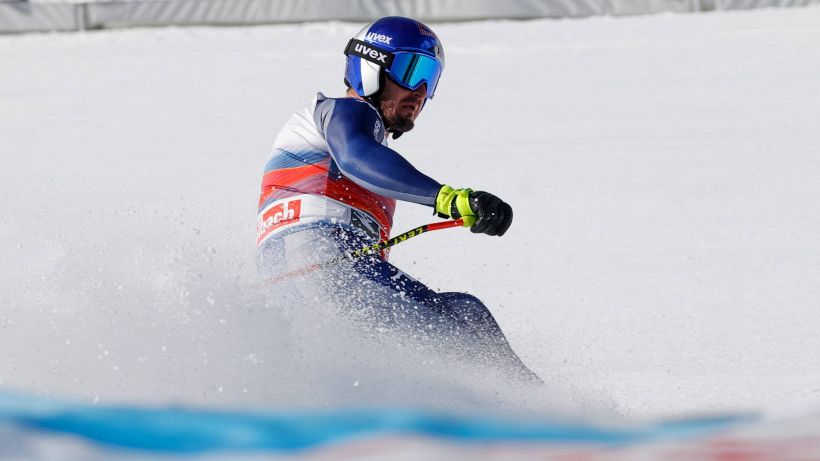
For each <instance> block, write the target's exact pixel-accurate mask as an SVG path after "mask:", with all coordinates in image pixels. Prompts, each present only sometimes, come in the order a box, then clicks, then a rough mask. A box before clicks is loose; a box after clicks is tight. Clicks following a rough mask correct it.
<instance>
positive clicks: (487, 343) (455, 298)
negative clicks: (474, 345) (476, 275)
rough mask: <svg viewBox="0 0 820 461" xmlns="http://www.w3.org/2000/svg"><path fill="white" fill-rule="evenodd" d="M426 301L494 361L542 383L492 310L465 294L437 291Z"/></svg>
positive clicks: (528, 378) (524, 376) (526, 377)
mask: <svg viewBox="0 0 820 461" xmlns="http://www.w3.org/2000/svg"><path fill="white" fill-rule="evenodd" d="M428 303H429V304H430V306H431V307H432V308H433V309H435V310H436V311H438V312H440V313H441V315H444V316H447V317H449V318H450V319H452V321H453V322H454V323H456V324H458V325H460V327H461V328H462V329H463V331H464V333H466V335H467V336H469V337H470V338H471V339H472V340H474V341H476V342H478V343H479V344H481V345H482V346H483V347H485V349H486V351H487V355H488V356H489V358H490V359H491V360H492V361H493V362H497V363H503V364H505V365H507V366H509V367H510V368H512V369H514V370H516V371H518V372H520V373H521V375H522V377H523V378H525V379H527V380H532V381H537V382H541V379H540V378H539V377H538V375H536V374H535V373H534V372H533V371H532V370H530V369H529V368H528V367H527V366H526V365H524V362H522V361H521V359H520V358H519V357H518V355H517V354H516V353H515V351H513V349H512V347H510V343H509V342H508V341H507V338H506V337H505V336H504V333H503V332H502V331H501V327H499V326H498V323H497V322H496V321H495V318H494V317H493V315H492V313H490V310H489V309H487V307H486V306H485V305H484V303H482V302H481V301H480V300H479V299H478V298H476V297H475V296H473V295H470V294H467V293H458V292H447V293H436V294H435V296H433V297H432V298H431V299H429V300H428Z"/></svg>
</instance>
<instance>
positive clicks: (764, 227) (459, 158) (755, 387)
mask: <svg viewBox="0 0 820 461" xmlns="http://www.w3.org/2000/svg"><path fill="white" fill-rule="evenodd" d="M360 27H361V25H360V24H343V23H323V24H309V25H285V26H265V27H252V28H234V29H220V28H190V29H173V28H171V29H133V30H125V31H103V32H91V33H77V34H42V35H27V36H6V37H0V141H2V157H1V158H2V160H0V162H2V163H0V332H1V333H0V350H2V351H3V353H2V354H0V385H2V387H3V389H6V390H15V391H23V392H28V393H45V394H52V395H57V396H61V397H68V398H72V399H78V400H80V401H87V402H102V403H111V402H127V403H137V404H168V403H182V404H193V405H198V406H206V407H224V406H229V407H240V408H242V407H247V408H294V407H295V408H317V407H336V406H351V405H398V406H423V407H433V408H444V409H454V408H458V409H475V408H501V409H507V408H513V409H527V410H530V411H535V412H538V413H541V414H549V413H553V412H554V413H568V414H571V415H584V416H590V415H591V416H595V417H604V418H613V417H615V418H627V419H634V418H655V417H672V416H676V415H683V414H692V413H716V412H735V411H774V410H776V411H778V412H781V413H782V412H788V411H803V410H804V409H806V408H807V407H817V406H818V405H819V404H820V384H818V383H820V336H819V335H818V331H820V284H819V283H818V280H820V242H818V239H817V235H820V211H818V210H820V181H818V180H817V178H818V173H820V157H818V155H817V153H818V151H820V132H818V124H817V118H816V116H817V115H818V108H820V79H818V77H817V76H818V75H820V59H817V56H820V8H817V7H813V8H805V9H788V10H758V11H750V12H725V13H713V14H697V15H658V16H645V17H623V18H617V19H614V18H590V19H584V20H537V21H525V22H520V21H488V22H477V23H460V24H443V25H436V27H434V29H435V30H436V32H437V33H438V34H439V36H440V37H441V38H442V40H443V42H444V45H445V50H446V53H447V69H446V72H445V74H444V77H443V80H442V82H441V85H440V86H439V91H438V92H437V96H436V99H435V100H434V101H432V102H430V103H429V104H428V105H427V107H426V108H425V112H424V114H423V115H422V116H421V118H420V119H419V121H418V124H417V128H416V129H415V130H414V131H413V132H412V133H409V134H408V135H407V136H405V137H403V138H402V139H400V140H399V141H397V142H395V143H394V144H393V147H394V148H396V149H397V150H398V151H400V152H402V153H404V154H405V155H406V157H407V158H408V159H410V160H411V161H412V162H413V163H414V164H415V165H416V166H417V167H418V168H419V169H421V170H422V171H424V172H426V173H427V174H429V175H431V176H432V177H434V178H436V179H438V180H440V181H442V182H447V183H449V184H452V185H454V186H469V187H473V188H475V189H483V190H488V191H491V192H493V193H496V194H498V195H499V196H501V197H502V198H504V199H505V200H507V201H509V202H510V203H511V204H512V205H513V207H514V209H515V212H516V215H515V222H514V224H513V226H512V228H511V230H510V232H509V233H508V234H507V236H505V237H504V238H491V237H486V236H476V235H473V234H471V233H470V232H467V231H465V230H457V229H456V230H446V231H440V232H436V233H432V234H429V235H425V236H422V237H419V238H418V239H414V240H412V241H410V242H407V243H404V244H402V245H400V246H398V247H396V248H395V249H394V251H393V252H392V254H391V260H392V261H393V262H394V263H395V264H397V265H398V266H399V267H402V268H403V269H405V270H406V271H407V272H409V273H410V274H411V275H413V276H415V277H417V278H419V279H421V280H423V281H425V282H427V283H428V284H430V285H431V286H432V287H435V288H437V289H441V290H447V291H453V290H463V291H468V292H470V293H472V294H475V295H477V296H478V297H479V298H481V299H482V300H484V301H485V303H486V304H487V305H488V306H489V307H490V309H491V310H492V311H493V313H494V314H495V315H496V318H497V319H498V321H499V323H500V324H501V326H502V328H503V329H504V331H505V332H506V334H507V336H508V338H509V339H510V341H511V343H512V345H513V347H514V348H515V349H516V350H517V351H519V353H520V355H521V356H522V358H523V359H524V361H525V362H526V363H527V364H529V365H530V366H531V368H532V369H533V370H535V371H536V372H538V373H539V374H540V375H541V376H543V377H544V379H545V380H546V381H547V386H546V388H545V389H544V390H541V391H538V390H532V389H527V388H520V387H517V386H515V385H514V384H513V383H510V382H508V381H507V380H505V378H503V377H500V376H497V375H494V374H493V373H490V372H487V371H480V372H479V371H475V370H471V369H469V368H467V367H458V366H457V364H452V363H443V362H442V361H441V360H438V359H437V358H436V357H433V356H429V355H424V354H423V353H417V352H414V351H407V350H404V349H403V348H401V347H400V346H398V345H393V344H389V343H387V344H384V343H382V344H378V347H376V346H374V344H372V343H370V342H368V341H369V340H367V339H362V338H357V337H356V334H355V328H353V327H351V326H349V325H345V324H344V323H343V322H341V323H340V321H339V319H336V318H333V316H332V315H330V314H328V312H327V309H326V307H327V306H323V305H322V303H321V302H314V303H307V304H294V303H293V302H291V301H292V298H291V297H290V295H289V294H288V293H282V292H278V291H277V290H276V289H275V288H271V287H267V286H260V284H259V283H258V280H257V279H256V275H255V266H254V262H253V254H254V249H255V248H254V237H255V236H254V232H255V222H256V201H257V194H258V187H259V183H260V179H261V171H262V167H263V165H264V163H265V160H266V157H267V155H268V150H269V146H270V144H271V143H272V141H273V138H274V136H275V135H276V133H277V131H278V130H279V128H280V127H281V125H282V124H283V123H284V121H285V120H286V119H287V117H289V115H290V114H291V113H292V112H294V111H297V110H300V109H301V108H302V107H304V106H305V105H306V104H307V103H308V102H309V101H310V99H311V98H312V97H313V95H314V94H315V92H316V91H319V90H321V91H325V92H326V93H328V94H331V95H341V94H342V91H343V88H342V71H343V56H342V51H341V50H342V49H343V47H344V43H345V42H346V40H347V39H348V38H349V37H350V36H352V34H354V33H355V32H356V31H357V30H358V29H359V28H360ZM432 219H433V218H432V217H431V216H430V213H429V209H426V208H424V207H419V206H416V205H409V204H408V205H400V207H399V210H398V213H397V216H396V223H395V229H396V231H401V230H405V229H409V228H411V227H415V226H416V225H418V224H421V223H425V222H429V221H431V220H432Z"/></svg>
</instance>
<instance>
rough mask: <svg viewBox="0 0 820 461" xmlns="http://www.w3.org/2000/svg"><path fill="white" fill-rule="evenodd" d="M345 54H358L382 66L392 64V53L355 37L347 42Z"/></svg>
mask: <svg viewBox="0 0 820 461" xmlns="http://www.w3.org/2000/svg"><path fill="white" fill-rule="evenodd" d="M345 54H347V55H353V56H358V57H360V58H362V59H364V60H367V61H370V62H372V63H374V64H378V65H380V66H382V67H390V65H391V64H393V53H391V52H389V51H387V50H384V49H382V48H379V47H377V46H375V45H372V44H370V43H365V42H363V41H361V40H356V39H355V38H354V39H352V40H350V42H348V44H347V49H346V50H345Z"/></svg>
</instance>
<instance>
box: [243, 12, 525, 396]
mask: <svg viewBox="0 0 820 461" xmlns="http://www.w3.org/2000/svg"><path fill="white" fill-rule="evenodd" d="M345 55H346V56H347V67H346V71H345V79H344V81H345V84H346V85H347V95H346V97H342V98H328V97H326V96H324V95H323V94H322V93H319V94H318V95H317V97H316V98H315V99H314V100H313V101H312V102H311V104H310V105H309V106H308V107H307V109H305V110H304V111H302V112H300V113H296V114H294V115H293V116H292V117H291V118H290V120H289V121H288V122H287V123H286V124H285V126H284V128H283V129H282V130H281V132H280V133H279V135H278V136H277V138H276V140H275V142H274V145H273V152H272V154H271V156H270V158H269V160H268V163H267V165H266V167H265V173H264V177H263V180H262V191H261V196H260V198H259V215H258V225H257V232H258V236H257V237H258V238H257V244H258V252H257V255H258V263H259V266H260V269H261V271H262V273H263V274H266V275H268V276H273V275H276V274H281V273H285V272H287V271H292V270H295V269H299V268H302V267H305V266H306V265H308V264H310V263H316V262H321V261H323V260H324V261H326V260H328V259H332V258H333V257H338V256H339V255H342V254H344V252H346V251H349V250H355V249H358V248H361V247H363V246H365V245H369V244H373V243H376V242H378V241H379V240H384V239H386V238H388V237H389V235H390V230H391V225H392V221H393V212H394V210H395V206H396V200H403V201H407V202H413V203H418V204H420V205H425V206H429V207H431V208H433V210H434V213H435V214H437V215H438V216H439V217H442V218H452V219H459V218H463V220H464V226H467V227H469V228H470V230H471V231H472V232H474V233H484V234H488V235H492V236H502V235H504V233H505V232H507V229H508V228H509V227H510V224H511V223H512V218H513V212H512V208H511V207H510V206H509V205H508V204H507V203H505V202H504V201H502V200H500V199H499V198H498V197H496V196H495V195H492V194H490V193H487V192H480V191H473V190H471V189H469V188H453V187H451V186H449V185H446V184H442V183H440V182H438V181H436V180H433V179H432V178H430V177H429V176H426V175H424V174H422V173H421V172H419V171H418V170H416V168H414V167H413V166H412V165H411V164H410V163H409V162H408V161H407V160H406V159H405V158H404V157H402V156H401V155H400V154H399V153H397V152H396V151H394V150H392V149H390V148H389V147H387V142H388V139H390V138H392V139H397V138H398V137H399V136H401V135H403V134H404V133H406V132H408V131H410V130H412V129H413V124H414V121H415V119H416V118H417V117H418V115H419V113H420V112H421V111H422V109H423V108H424V106H425V104H426V103H427V100H428V99H431V98H433V96H434V95H435V92H436V87H437V85H438V83H439V78H440V77H441V73H442V70H443V69H444V50H443V48H442V45H441V42H440V41H439V39H438V37H437V36H436V34H435V33H433V31H432V30H430V29H429V28H428V27H427V26H425V25H424V24H422V23H420V22H418V21H415V20H413V19H409V18H403V17H396V16H393V17H385V18H381V19H379V20H377V21H375V22H373V23H371V24H369V25H367V26H365V27H364V28H363V29H362V30H361V31H360V32H359V33H358V34H357V35H356V36H355V37H353V38H352V39H351V40H350V41H349V42H348V44H347V47H346V49H345ZM341 266H345V267H339V268H337V270H335V271H334V276H332V277H328V278H325V279H323V281H322V283H321V284H319V285H323V286H322V287H320V288H317V287H316V286H313V287H311V288H309V289H308V288H305V287H304V286H303V285H302V284H301V283H297V284H296V286H297V289H303V290H306V291H308V290H316V289H324V290H325V291H326V292H327V293H326V294H327V295H328V296H334V295H335V296H336V297H338V298H345V297H347V298H350V297H355V298H357V300H358V301H357V302H356V303H354V304H355V305H356V307H358V308H361V306H362V305H363V304H364V303H365V301H366V300H370V301H371V302H369V303H368V304H369V305H370V308H369V309H370V311H369V312H370V313H369V314H368V315H372V316H374V317H377V318H379V319H380V321H383V322H384V323H388V324H394V325H401V326H404V327H409V328H411V329H417V330H420V331H424V332H427V333H429V332H431V331H432V332H433V333H432V334H444V335H458V336H460V337H468V338H470V341H472V342H473V344H475V342H478V343H480V344H482V345H484V346H487V350H488V351H489V353H490V354H491V355H492V356H493V360H496V361H500V362H502V363H506V364H507V365H512V367H513V368H515V369H516V370H518V371H519V372H521V373H522V374H523V375H524V376H526V377H527V378H529V379H535V380H537V377H535V375H534V374H533V373H532V372H531V371H530V370H529V369H527V368H526V366H524V364H523V363H521V361H520V359H519V358H518V357H517V356H516V354H515V353H514V352H513V351H512V349H511V348H510V346H509V344H508V343H507V341H506V339H505V337H504V335H503V333H502V332H501V329H500V328H499V326H498V324H497V323H496V321H495V319H494V318H493V316H492V314H490V312H489V310H488V309H487V308H486V307H485V306H484V304H482V302H481V301H479V300H478V299H477V298H475V297H474V296H471V295H469V294H466V293H456V292H450V293H437V292H435V291H434V290H432V289H430V288H428V287H427V286H426V285H424V284H423V283H421V282H419V281H417V280H415V279H413V278H411V277H410V276H408V275H407V274H405V273H404V272H402V271H401V270H399V269H398V268H397V267H396V266H394V265H392V264H390V263H389V262H387V255H386V254H384V253H383V254H380V255H374V256H370V257H364V258H358V259H356V260H353V261H347V260H345V261H344V262H343V264H341ZM340 292H341V293H340ZM315 295H316V294H315V293H313V296H315Z"/></svg>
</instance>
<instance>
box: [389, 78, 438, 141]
mask: <svg viewBox="0 0 820 461" xmlns="http://www.w3.org/2000/svg"><path fill="white" fill-rule="evenodd" d="M384 80H385V82H384V90H383V91H382V98H381V106H382V107H381V109H382V115H383V116H384V119H385V120H384V121H385V123H386V124H387V126H388V127H392V128H396V129H398V130H400V131H410V130H412V129H413V122H415V120H416V117H418V116H419V113H421V109H422V107H424V100H425V99H426V98H427V84H426V83H425V84H422V85H421V86H419V87H418V88H416V89H415V90H408V89H407V88H404V87H402V86H399V85H398V84H397V83H394V82H393V81H392V80H390V79H389V78H385V79H384Z"/></svg>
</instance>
